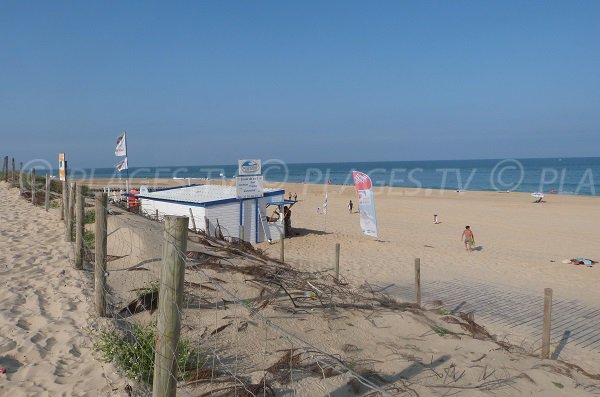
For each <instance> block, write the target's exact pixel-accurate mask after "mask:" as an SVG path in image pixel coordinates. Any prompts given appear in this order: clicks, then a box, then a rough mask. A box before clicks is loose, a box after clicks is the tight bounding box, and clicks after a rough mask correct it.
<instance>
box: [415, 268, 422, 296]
mask: <svg viewBox="0 0 600 397" xmlns="http://www.w3.org/2000/svg"><path fill="white" fill-rule="evenodd" d="M415 289H416V295H417V306H419V307H420V306H421V258H415Z"/></svg>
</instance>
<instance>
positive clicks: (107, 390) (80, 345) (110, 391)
mask: <svg viewBox="0 0 600 397" xmlns="http://www.w3.org/2000/svg"><path fill="white" fill-rule="evenodd" d="M62 231H63V229H62V223H60V221H59V220H58V213H57V210H52V211H50V212H48V213H47V212H45V211H44V210H43V209H42V208H34V207H33V206H32V205H31V204H30V203H28V202H26V201H25V200H23V199H21V198H19V197H18V191H17V190H16V189H12V190H8V189H7V185H6V184H4V183H0V284H1V285H2V287H1V288H0V367H4V368H6V369H7V373H6V374H4V375H0V395H9V393H10V395H11V397H18V396H117V395H123V394H122V390H123V385H122V384H121V383H120V382H122V381H121V380H119V378H118V377H117V376H116V375H114V370H113V368H112V366H110V365H105V364H102V363H100V362H99V361H97V360H96V359H95V358H94V354H93V351H92V350H91V340H90V339H89V337H88V336H87V335H86V333H85V330H86V328H87V327H88V326H89V325H90V322H91V321H92V320H93V319H92V317H91V315H90V314H89V313H90V309H91V304H90V300H89V298H88V297H86V296H84V294H83V293H82V290H84V289H86V290H89V288H88V286H87V283H88V282H87V281H86V280H85V276H84V275H83V274H81V273H79V272H77V271H76V270H75V269H74V268H73V266H72V265H71V264H70V262H69V258H68V256H67V252H68V247H67V243H65V242H64V241H63V233H62ZM118 390H121V394H119V392H118Z"/></svg>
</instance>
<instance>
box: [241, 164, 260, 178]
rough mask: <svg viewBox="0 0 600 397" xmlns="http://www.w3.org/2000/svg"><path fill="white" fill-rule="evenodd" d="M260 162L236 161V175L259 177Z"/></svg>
mask: <svg viewBox="0 0 600 397" xmlns="http://www.w3.org/2000/svg"><path fill="white" fill-rule="evenodd" d="M261 168H262V167H261V161H260V160H238V175H239V176H244V175H260V174H261V173H262V169H261Z"/></svg>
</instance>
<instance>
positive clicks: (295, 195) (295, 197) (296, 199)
mask: <svg viewBox="0 0 600 397" xmlns="http://www.w3.org/2000/svg"><path fill="white" fill-rule="evenodd" d="M294 201H298V193H294Z"/></svg>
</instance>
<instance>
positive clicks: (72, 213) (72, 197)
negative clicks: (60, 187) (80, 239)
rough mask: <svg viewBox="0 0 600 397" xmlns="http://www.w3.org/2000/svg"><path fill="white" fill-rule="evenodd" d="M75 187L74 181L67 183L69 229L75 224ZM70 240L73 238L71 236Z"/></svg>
mask: <svg viewBox="0 0 600 397" xmlns="http://www.w3.org/2000/svg"><path fill="white" fill-rule="evenodd" d="M76 188H77V184H76V183H75V182H70V183H69V220H70V221H71V230H72V229H73V225H74V224H75V191H76ZM71 241H74V240H73V236H71Z"/></svg>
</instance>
